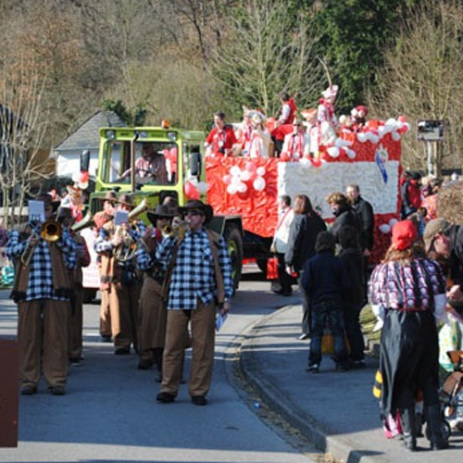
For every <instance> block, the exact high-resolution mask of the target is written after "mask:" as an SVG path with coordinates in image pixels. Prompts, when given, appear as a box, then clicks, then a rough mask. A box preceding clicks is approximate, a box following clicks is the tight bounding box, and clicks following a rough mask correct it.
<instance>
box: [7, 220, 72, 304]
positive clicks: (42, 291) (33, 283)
mask: <svg viewBox="0 0 463 463" xmlns="http://www.w3.org/2000/svg"><path fill="white" fill-rule="evenodd" d="M56 244H57V246H58V247H59V248H60V249H61V251H62V252H63V256H64V264H65V266H66V267H67V268H68V269H69V270H74V269H75V268H76V265H77V254H76V245H75V242H74V240H73V239H72V237H71V235H70V234H69V231H68V230H66V229H65V228H63V234H62V236H61V238H60V239H59V240H58V241H57V242H56ZM26 245H27V239H21V236H20V233H19V232H18V230H12V231H11V232H10V235H9V241H8V245H7V248H6V255H7V256H8V257H9V258H10V259H12V260H14V261H16V260H17V259H20V258H21V255H22V253H23V252H24V250H25V249H26ZM35 299H55V300H60V301H66V300H68V298H66V297H58V296H56V294H55V291H54V289H53V269H52V264H51V257H50V251H49V249H48V243H47V242H46V241H45V240H43V239H42V238H40V239H39V242H38V244H37V246H36V247H35V249H34V253H33V255H32V258H31V262H30V264H29V281H28V285H27V293H26V298H25V299H24V300H25V301H33V300H35Z"/></svg>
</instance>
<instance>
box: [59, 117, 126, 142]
mask: <svg viewBox="0 0 463 463" xmlns="http://www.w3.org/2000/svg"><path fill="white" fill-rule="evenodd" d="M126 125H127V124H125V123H124V122H123V121H122V119H121V118H120V117H119V116H118V115H117V114H116V113H114V112H113V111H99V112H97V113H96V114H94V115H93V116H92V117H90V118H89V119H87V121H86V122H84V123H83V124H82V125H81V126H80V128H78V129H77V130H76V131H75V132H74V133H73V134H71V135H70V136H69V137H68V138H66V139H65V140H64V141H62V142H61V143H60V144H59V145H58V146H57V147H56V148H54V151H74V150H78V151H81V150H85V149H87V150H92V149H93V150H98V148H99V146H100V133H99V130H100V128H101V127H125V126H126Z"/></svg>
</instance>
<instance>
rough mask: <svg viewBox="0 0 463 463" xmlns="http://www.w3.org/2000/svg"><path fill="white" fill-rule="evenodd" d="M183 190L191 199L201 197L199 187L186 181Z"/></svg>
mask: <svg viewBox="0 0 463 463" xmlns="http://www.w3.org/2000/svg"><path fill="white" fill-rule="evenodd" d="M183 191H184V192H185V194H186V195H187V196H188V197H189V198H190V199H199V198H200V194H199V191H198V190H197V188H196V187H195V186H194V185H193V184H192V183H191V182H186V183H185V186H184V187H183Z"/></svg>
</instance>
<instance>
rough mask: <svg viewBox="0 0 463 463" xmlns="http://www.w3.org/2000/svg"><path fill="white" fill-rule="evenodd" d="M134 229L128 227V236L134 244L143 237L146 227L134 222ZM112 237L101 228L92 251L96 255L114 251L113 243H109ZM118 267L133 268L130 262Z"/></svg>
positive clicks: (122, 263) (139, 221) (139, 222)
mask: <svg viewBox="0 0 463 463" xmlns="http://www.w3.org/2000/svg"><path fill="white" fill-rule="evenodd" d="M136 225H137V226H136V227H129V230H128V232H129V234H130V236H131V237H132V239H133V240H134V241H135V242H138V240H139V239H140V238H141V237H142V236H143V234H144V233H145V231H146V225H145V224H144V223H143V222H142V221H141V220H137V221H136ZM111 239H112V235H110V233H109V232H108V230H106V229H105V228H104V227H101V228H100V230H99V231H98V238H97V239H96V240H95V245H94V249H95V252H97V253H98V254H100V253H103V252H112V251H113V249H114V246H113V243H112V242H111ZM120 265H121V266H122V267H127V268H128V267H133V263H132V262H131V261H127V262H121V263H120Z"/></svg>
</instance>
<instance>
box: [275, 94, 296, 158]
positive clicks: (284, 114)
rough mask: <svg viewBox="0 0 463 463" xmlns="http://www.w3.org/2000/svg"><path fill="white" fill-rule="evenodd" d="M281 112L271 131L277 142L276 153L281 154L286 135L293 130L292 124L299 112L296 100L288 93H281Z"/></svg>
mask: <svg viewBox="0 0 463 463" xmlns="http://www.w3.org/2000/svg"><path fill="white" fill-rule="evenodd" d="M280 101H281V114H280V117H279V118H278V120H276V121H275V126H274V129H273V131H272V133H271V135H272V139H273V142H274V144H275V153H276V154H278V155H279V154H280V153H281V151H282V148H283V143H284V140H285V135H287V134H288V133H290V132H291V125H292V123H293V120H294V118H295V117H296V113H297V106H296V101H295V100H294V98H292V97H290V96H289V94H288V93H286V92H283V93H282V94H281V95H280Z"/></svg>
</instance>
